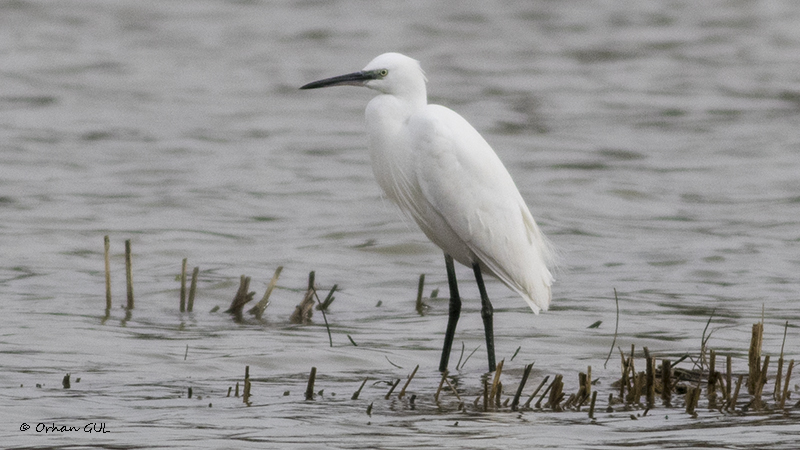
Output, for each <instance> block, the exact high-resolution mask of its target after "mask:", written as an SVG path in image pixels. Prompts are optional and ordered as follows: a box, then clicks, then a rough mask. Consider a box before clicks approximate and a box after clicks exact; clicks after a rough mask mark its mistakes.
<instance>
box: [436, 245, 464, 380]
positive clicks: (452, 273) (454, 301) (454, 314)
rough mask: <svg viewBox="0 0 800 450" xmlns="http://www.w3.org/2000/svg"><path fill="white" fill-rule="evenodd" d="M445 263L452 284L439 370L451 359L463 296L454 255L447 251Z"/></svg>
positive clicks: (444, 367)
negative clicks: (457, 280)
mask: <svg viewBox="0 0 800 450" xmlns="http://www.w3.org/2000/svg"><path fill="white" fill-rule="evenodd" d="M444 265H445V267H446V268H447V283H448V284H449V285H450V313H449V316H448V319H447V331H445V333H444V348H443V349H442V359H441V360H440V361H439V372H444V371H445V370H447V363H448V362H449V361H450V349H452V348H453V336H454V335H455V334H456V324H458V317H459V316H460V315H461V297H459V295H458V283H457V282H456V269H455V267H453V257H452V256H450V255H448V254H447V253H445V255H444Z"/></svg>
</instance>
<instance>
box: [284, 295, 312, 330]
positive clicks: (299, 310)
mask: <svg viewBox="0 0 800 450" xmlns="http://www.w3.org/2000/svg"><path fill="white" fill-rule="evenodd" d="M312 315H314V290H313V289H309V290H307V291H306V295H305V296H304V297H303V300H302V301H301V302H300V304H298V305H297V306H295V308H294V312H293V313H292V315H291V316H290V317H289V322H291V323H297V324H303V325H307V324H308V323H309V322H311V316H312Z"/></svg>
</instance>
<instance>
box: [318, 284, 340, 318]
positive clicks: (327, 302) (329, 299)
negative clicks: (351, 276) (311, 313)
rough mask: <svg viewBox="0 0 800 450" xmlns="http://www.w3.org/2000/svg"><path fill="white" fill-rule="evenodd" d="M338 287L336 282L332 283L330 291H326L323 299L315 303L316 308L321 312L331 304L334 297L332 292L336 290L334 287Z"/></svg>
mask: <svg viewBox="0 0 800 450" xmlns="http://www.w3.org/2000/svg"><path fill="white" fill-rule="evenodd" d="M338 288H339V285H338V284H334V285H333V287H332V288H331V290H330V291H328V295H326V296H325V300H323V301H322V302H321V303H320V304H319V305H317V309H318V310H320V311H322V312H323V313H324V312H325V311H326V310H327V309H328V307H329V306H331V303H333V301H334V300H336V297H334V296H333V293H334V292H336V289H338Z"/></svg>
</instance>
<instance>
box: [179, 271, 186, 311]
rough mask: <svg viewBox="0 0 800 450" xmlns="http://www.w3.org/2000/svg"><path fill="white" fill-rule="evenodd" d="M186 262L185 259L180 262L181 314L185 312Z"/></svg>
mask: <svg viewBox="0 0 800 450" xmlns="http://www.w3.org/2000/svg"><path fill="white" fill-rule="evenodd" d="M186 261H187V258H183V261H182V262H181V303H180V310H181V312H185V311H186Z"/></svg>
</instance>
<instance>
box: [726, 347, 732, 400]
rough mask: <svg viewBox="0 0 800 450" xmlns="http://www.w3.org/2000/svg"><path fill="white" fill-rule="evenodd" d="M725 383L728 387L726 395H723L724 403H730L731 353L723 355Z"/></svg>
mask: <svg viewBox="0 0 800 450" xmlns="http://www.w3.org/2000/svg"><path fill="white" fill-rule="evenodd" d="M725 385H726V386H727V387H728V395H726V396H725V403H726V405H730V403H731V394H732V392H731V390H732V389H731V388H733V357H732V356H731V355H727V356H726V357H725ZM726 407H727V406H726Z"/></svg>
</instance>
